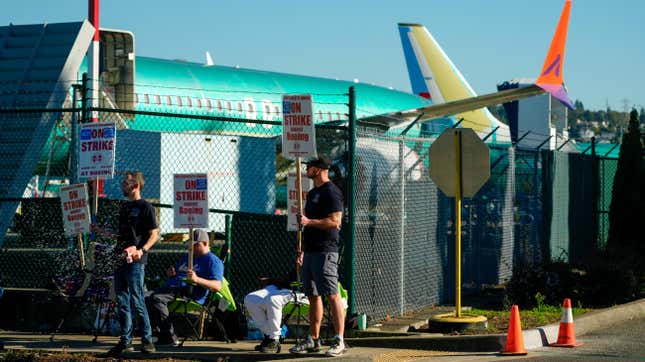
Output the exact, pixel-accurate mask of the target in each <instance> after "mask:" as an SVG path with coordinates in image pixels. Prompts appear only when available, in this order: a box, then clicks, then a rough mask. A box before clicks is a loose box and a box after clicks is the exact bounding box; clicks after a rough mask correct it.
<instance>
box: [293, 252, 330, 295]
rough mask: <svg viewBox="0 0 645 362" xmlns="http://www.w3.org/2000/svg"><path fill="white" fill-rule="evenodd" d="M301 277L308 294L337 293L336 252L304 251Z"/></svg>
mask: <svg viewBox="0 0 645 362" xmlns="http://www.w3.org/2000/svg"><path fill="white" fill-rule="evenodd" d="M301 277H302V282H303V285H304V292H305V294H306V295H308V296H309V295H334V294H338V253H336V252H305V256H304V259H303V261H302V271H301Z"/></svg>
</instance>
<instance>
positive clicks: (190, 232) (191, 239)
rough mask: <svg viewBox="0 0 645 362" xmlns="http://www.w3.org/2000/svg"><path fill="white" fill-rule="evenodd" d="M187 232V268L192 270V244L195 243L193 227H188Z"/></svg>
mask: <svg viewBox="0 0 645 362" xmlns="http://www.w3.org/2000/svg"><path fill="white" fill-rule="evenodd" d="M188 233H189V234H190V236H189V237H188V269H189V270H193V254H194V250H193V244H194V243H195V240H194V239H195V236H194V235H193V228H192V227H191V228H188Z"/></svg>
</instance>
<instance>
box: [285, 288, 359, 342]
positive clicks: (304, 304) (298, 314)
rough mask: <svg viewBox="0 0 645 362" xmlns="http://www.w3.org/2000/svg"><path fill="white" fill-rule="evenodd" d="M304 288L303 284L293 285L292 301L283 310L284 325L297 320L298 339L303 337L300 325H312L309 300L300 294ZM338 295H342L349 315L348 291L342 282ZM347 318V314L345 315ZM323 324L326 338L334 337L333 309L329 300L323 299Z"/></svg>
mask: <svg viewBox="0 0 645 362" xmlns="http://www.w3.org/2000/svg"><path fill="white" fill-rule="evenodd" d="M301 286H302V283H301V282H294V283H291V293H292V300H291V301H290V302H289V303H287V304H286V305H285V306H284V307H283V308H282V316H283V318H282V325H286V324H287V323H288V322H289V320H290V319H292V318H294V317H295V318H296V330H297V333H298V335H297V336H296V339H300V338H302V336H301V335H300V334H299V333H300V331H301V330H300V323H301V321H305V322H307V323H310V321H309V299H308V298H307V297H305V296H304V294H302V293H300V292H299V290H300V287H301ZM338 293H339V294H340V297H341V300H342V302H343V307H344V309H345V313H347V297H348V293H347V289H345V288H344V287H343V285H342V284H340V282H338ZM345 316H347V314H345ZM322 324H323V325H326V326H327V328H326V332H327V333H326V337H332V336H333V335H334V329H333V322H332V317H331V307H330V305H329V302H328V301H327V298H323V320H322ZM321 336H322V329H321Z"/></svg>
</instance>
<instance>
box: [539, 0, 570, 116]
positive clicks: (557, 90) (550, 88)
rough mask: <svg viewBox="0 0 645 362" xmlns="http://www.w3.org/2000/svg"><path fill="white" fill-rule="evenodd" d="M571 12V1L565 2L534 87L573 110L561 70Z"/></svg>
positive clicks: (562, 68)
mask: <svg viewBox="0 0 645 362" xmlns="http://www.w3.org/2000/svg"><path fill="white" fill-rule="evenodd" d="M570 11H571V0H566V2H565V3H564V8H563V9H562V14H561V15H560V20H559V21H558V27H557V28H556V30H555V34H553V40H552V41H551V46H550V47H549V52H548V53H547V55H546V59H545V60H544V65H543V66H542V72H540V76H539V77H538V80H537V81H536V82H535V85H537V86H538V87H540V88H542V89H544V90H545V91H546V92H548V93H549V94H551V95H552V96H553V97H555V98H556V99H558V100H560V101H561V102H562V103H564V104H566V105H567V106H568V107H569V108H571V109H573V103H572V102H571V99H569V96H568V95H567V91H566V89H565V88H564V80H563V70H564V48H565V44H566V41H567V29H568V26H569V13H570Z"/></svg>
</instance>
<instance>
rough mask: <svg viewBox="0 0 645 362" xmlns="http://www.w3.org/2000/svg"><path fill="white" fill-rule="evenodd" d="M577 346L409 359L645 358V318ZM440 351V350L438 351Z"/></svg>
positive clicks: (609, 328) (586, 338)
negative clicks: (509, 354) (513, 354)
mask: <svg viewBox="0 0 645 362" xmlns="http://www.w3.org/2000/svg"><path fill="white" fill-rule="evenodd" d="M576 340H577V341H578V342H583V343H584V344H583V345H582V346H579V347H576V348H553V347H542V348H539V349H535V350H532V351H528V352H529V353H528V355H526V356H516V357H502V356H499V355H497V354H492V353H461V354H459V353H457V354H444V355H441V354H435V355H434V356H432V357H420V358H414V357H412V358H404V360H407V361H415V362H417V361H418V362H421V361H562V362H564V361H645V317H643V318H639V319H632V320H631V321H629V322H626V323H622V324H619V325H609V326H606V328H604V329H603V330H598V331H595V332H592V333H589V334H586V335H583V336H576ZM435 353H436V352H435Z"/></svg>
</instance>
